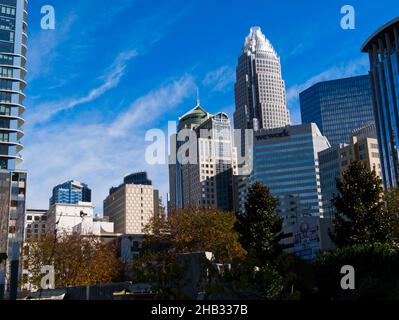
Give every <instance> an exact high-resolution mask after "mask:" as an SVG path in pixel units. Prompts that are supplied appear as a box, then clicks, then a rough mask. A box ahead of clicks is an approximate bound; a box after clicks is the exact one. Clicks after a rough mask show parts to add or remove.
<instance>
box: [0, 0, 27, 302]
mask: <svg viewBox="0 0 399 320" xmlns="http://www.w3.org/2000/svg"><path fill="white" fill-rule="evenodd" d="M26 9H27V1H26V0H0V80H1V81H0V189H1V192H0V254H7V255H8V260H7V261H6V262H3V263H1V264H0V299H1V297H2V294H3V291H4V288H5V289H7V291H9V293H10V297H11V298H12V299H14V298H15V297H16V283H17V282H18V269H19V262H18V260H19V248H20V243H21V241H22V240H23V236H24V215H25V194H26V179H27V174H26V172H24V171H21V170H18V168H17V167H18V165H19V164H20V163H21V162H22V157H21V155H20V152H21V150H22V149H23V146H22V144H21V138H22V137H23V135H24V133H23V131H22V130H21V127H22V125H23V124H24V120H23V118H22V114H23V113H24V111H25V107H24V105H23V101H24V98H25V95H24V93H23V91H24V89H25V87H26V82H25V80H24V78H25V76H26V69H25V65H26V51H27V47H26V42H27V38H28V37H27V35H26V29H27V23H26V18H27V11H26Z"/></svg>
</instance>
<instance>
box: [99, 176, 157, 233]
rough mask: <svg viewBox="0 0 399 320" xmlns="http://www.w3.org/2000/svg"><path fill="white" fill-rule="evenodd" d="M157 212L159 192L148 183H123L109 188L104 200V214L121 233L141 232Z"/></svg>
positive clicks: (117, 231) (116, 230)
mask: <svg viewBox="0 0 399 320" xmlns="http://www.w3.org/2000/svg"><path fill="white" fill-rule="evenodd" d="M158 213H159V192H158V190H156V189H154V187H153V186H152V185H151V184H150V185H149V184H134V183H124V184H122V185H120V186H119V187H118V188H111V190H110V194H109V196H108V197H107V198H106V199H105V200H104V215H105V216H107V217H109V219H110V221H111V222H113V223H114V225H115V232H116V233H121V234H142V233H144V229H145V227H146V225H147V224H148V223H149V222H150V219H151V218H152V217H154V216H155V215H158Z"/></svg>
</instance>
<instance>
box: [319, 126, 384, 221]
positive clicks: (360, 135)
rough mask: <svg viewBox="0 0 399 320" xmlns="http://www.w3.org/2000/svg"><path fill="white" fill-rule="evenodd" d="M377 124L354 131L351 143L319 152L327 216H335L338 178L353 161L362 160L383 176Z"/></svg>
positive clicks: (324, 206)
mask: <svg viewBox="0 0 399 320" xmlns="http://www.w3.org/2000/svg"><path fill="white" fill-rule="evenodd" d="M378 150H379V147H378V141H377V139H376V130H375V124H370V125H368V126H365V127H363V128H359V129H357V130H355V131H354V132H353V135H352V139H351V143H350V144H340V145H338V146H333V147H331V148H329V149H326V150H323V151H321V152H319V167H320V184H321V191H322V197H323V208H324V212H325V216H326V217H333V216H334V212H335V209H334V207H333V205H332V203H331V199H332V198H333V197H334V195H335V194H337V192H338V190H337V187H336V179H337V178H338V179H341V178H342V174H343V173H344V172H345V171H346V170H347V169H348V167H349V165H350V163H351V162H352V161H356V160H357V161H362V162H363V163H364V165H365V166H366V168H367V169H368V170H370V171H375V172H376V174H377V175H378V176H379V177H380V178H382V171H381V164H380V155H379V152H378Z"/></svg>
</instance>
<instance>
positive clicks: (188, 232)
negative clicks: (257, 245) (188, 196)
mask: <svg viewBox="0 0 399 320" xmlns="http://www.w3.org/2000/svg"><path fill="white" fill-rule="evenodd" d="M235 222H236V217H235V215H234V214H233V213H227V212H223V211H220V210H218V209H213V208H209V209H202V208H190V209H182V210H178V211H175V212H171V213H169V215H168V217H167V219H165V218H163V217H154V218H153V219H152V221H151V222H150V224H149V225H148V226H147V227H146V233H147V236H146V239H145V242H144V247H145V248H147V249H148V250H149V251H167V252H168V254H169V255H176V254H179V253H189V252H204V251H209V252H212V253H213V254H214V255H215V257H216V258H217V259H218V261H220V262H230V261H231V260H232V259H233V258H234V257H240V256H243V255H244V254H245V251H244V250H243V248H242V247H241V245H240V243H239V241H238V234H237V232H236V231H235V230H234V225H235Z"/></svg>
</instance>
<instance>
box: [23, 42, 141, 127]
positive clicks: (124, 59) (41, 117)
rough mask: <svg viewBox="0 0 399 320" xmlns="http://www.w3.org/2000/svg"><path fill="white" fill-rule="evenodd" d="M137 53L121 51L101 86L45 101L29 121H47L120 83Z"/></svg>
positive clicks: (97, 96) (30, 123)
mask: <svg viewBox="0 0 399 320" xmlns="http://www.w3.org/2000/svg"><path fill="white" fill-rule="evenodd" d="M136 55H137V51H135V50H130V51H126V52H122V53H120V54H119V55H118V57H117V58H116V59H115V61H114V62H113V63H112V65H111V66H110V67H109V68H108V70H106V72H105V74H104V75H102V76H101V77H100V78H99V80H101V84H100V85H99V86H97V87H95V88H93V89H91V90H90V91H89V92H88V93H87V94H86V95H84V96H82V97H78V98H72V99H68V100H62V101H57V102H45V103H43V104H40V105H38V106H36V107H35V110H34V112H32V113H30V115H28V117H27V123H28V124H29V125H30V126H33V125H35V124H37V123H39V122H45V121H47V120H49V119H50V118H51V117H53V116H54V115H56V114H57V113H59V112H61V111H65V110H70V109H73V108H75V107H76V106H79V105H82V104H85V103H89V102H91V101H93V100H95V99H97V98H99V97H100V96H102V95H103V94H105V93H106V92H107V91H109V90H110V89H112V88H114V87H116V86H117V85H118V84H119V82H120V80H121V78H122V77H123V75H124V74H125V70H126V68H127V65H128V62H129V61H130V60H131V59H132V58H133V57H135V56H136Z"/></svg>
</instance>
